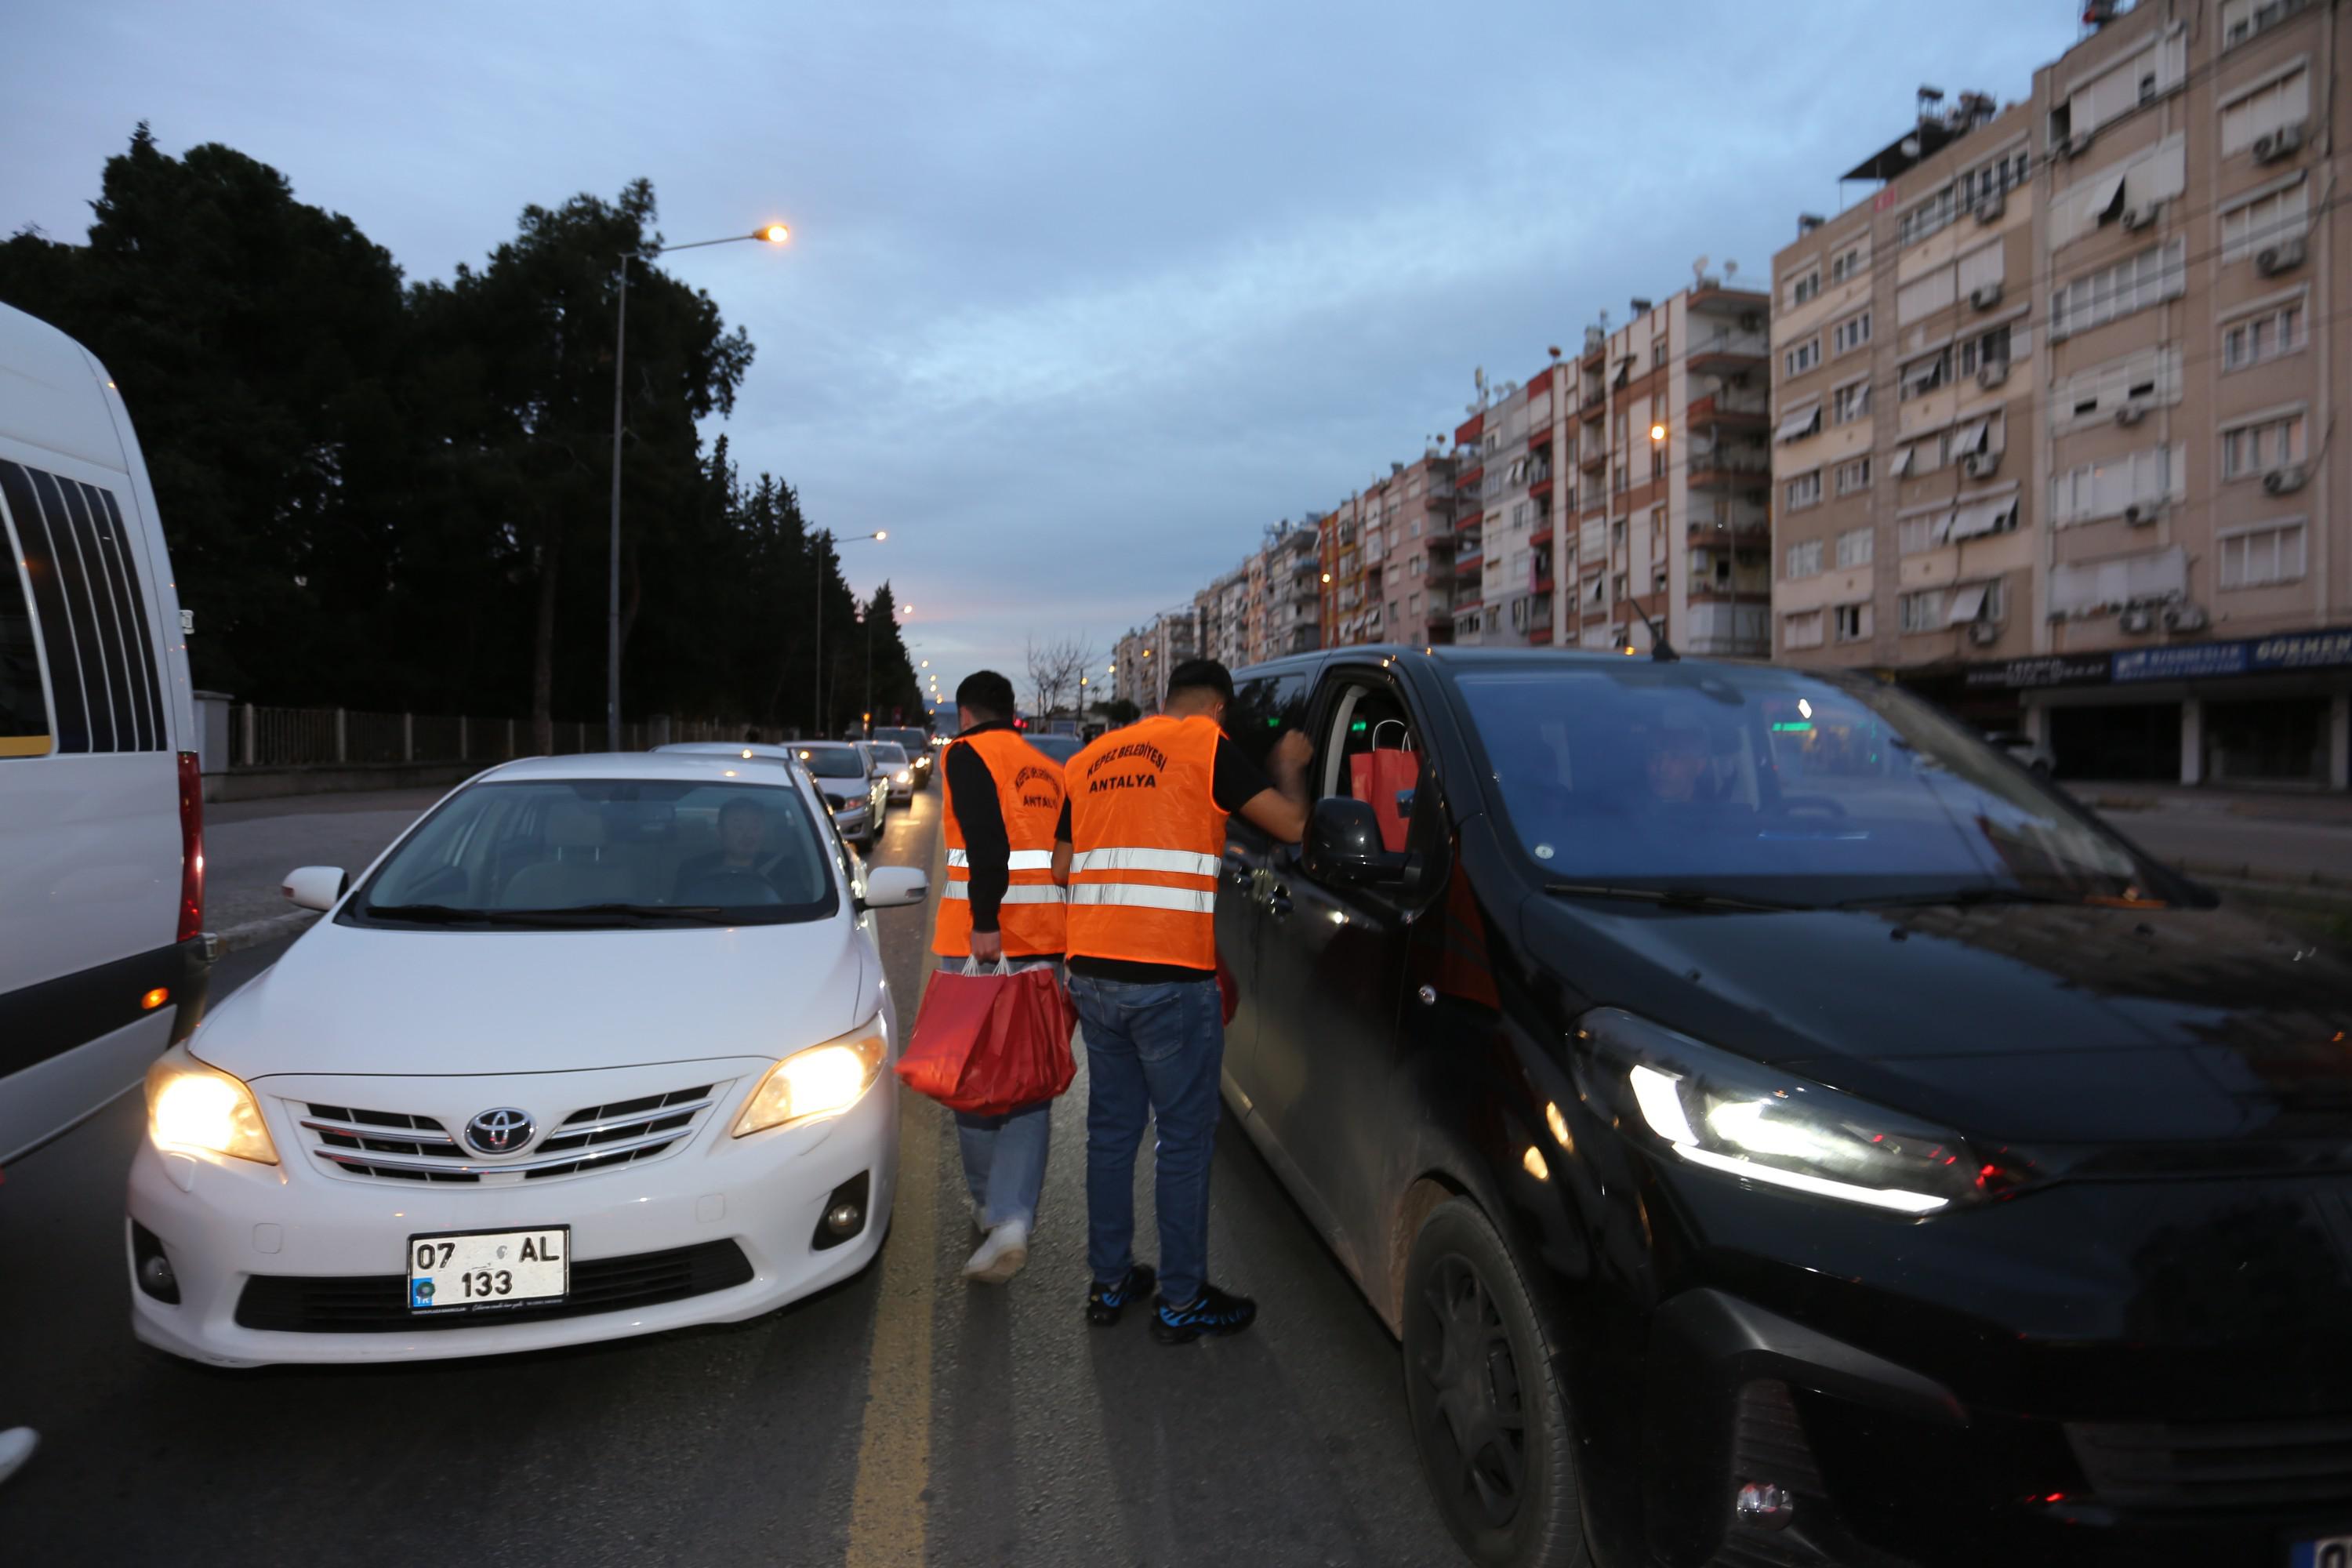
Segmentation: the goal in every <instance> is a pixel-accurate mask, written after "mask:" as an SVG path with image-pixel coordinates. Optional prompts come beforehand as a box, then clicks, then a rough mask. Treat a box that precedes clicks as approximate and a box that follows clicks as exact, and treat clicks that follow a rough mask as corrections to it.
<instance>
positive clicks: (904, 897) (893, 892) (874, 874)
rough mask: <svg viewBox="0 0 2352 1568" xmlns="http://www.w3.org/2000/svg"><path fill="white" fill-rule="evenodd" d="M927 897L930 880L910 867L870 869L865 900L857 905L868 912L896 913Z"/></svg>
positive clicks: (878, 867) (929, 889)
mask: <svg viewBox="0 0 2352 1568" xmlns="http://www.w3.org/2000/svg"><path fill="white" fill-rule="evenodd" d="M930 896H931V879H930V877H929V874H928V873H926V872H924V871H922V870H919V869H918V868H915V867H913V866H869V867H867V868H866V896H865V897H864V898H861V899H859V900H857V901H858V903H859V905H861V906H862V907H864V908H866V909H869V910H895V909H898V908H900V907H902V906H904V905H907V904H919V903H921V902H922V901H923V900H926V899H928V898H929V897H930Z"/></svg>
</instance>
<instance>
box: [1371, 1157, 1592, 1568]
mask: <svg viewBox="0 0 2352 1568" xmlns="http://www.w3.org/2000/svg"><path fill="white" fill-rule="evenodd" d="M1403 1326H1404V1356H1403V1361H1404V1381H1405V1403H1406V1405H1407V1407H1408V1410H1409V1411H1410V1414H1411V1420H1412V1436H1413V1446H1414V1447H1415V1449H1416V1450H1417V1451H1418V1452H1419V1454H1420V1456H1421V1471H1422V1476H1423V1479H1425V1480H1426V1481H1427V1482H1428V1484H1429V1490H1430V1495H1431V1497H1432V1498H1433V1499H1434V1500H1435V1501H1436V1503H1437V1510H1438V1513H1439V1515H1440V1516H1441V1517H1442V1518H1444V1521H1445V1525H1446V1528H1447V1529H1448V1530H1450V1531H1453V1532H1454V1540H1455V1541H1457V1542H1460V1543H1461V1546H1462V1550H1463V1552H1465V1554H1466V1555H1467V1556H1468V1557H1469V1559H1470V1560H1471V1561H1472V1562H1473V1563H1486V1564H1493V1565H1495V1568H1577V1565H1580V1564H1584V1563H1589V1562H1590V1561H1591V1558H1590V1555H1589V1553H1588V1551H1587V1548H1586V1546H1585V1535H1584V1505H1583V1500H1582V1497H1581V1495H1580V1491H1579V1489H1578V1486H1577V1479H1576V1463H1575V1447H1574V1444H1573V1441H1572V1440H1571V1438H1570V1432H1569V1417H1568V1396H1567V1391H1566V1390H1565V1389H1564V1388H1563V1387H1562V1386H1561V1384H1560V1379H1559V1366H1558V1363H1559V1356H1558V1352H1557V1347H1556V1346H1555V1345H1554V1344H1553V1342H1552V1338H1551V1334H1550V1332H1549V1330H1548V1329H1547V1328H1546V1327H1545V1324H1544V1320H1543V1317H1542V1314H1541V1313H1539V1312H1538V1310H1537V1308H1536V1303H1535V1299H1534V1296H1533V1295H1532V1294H1531V1293H1530V1292H1529V1290H1528V1285H1527V1281H1526V1279H1525V1277H1524V1276H1523V1275H1522V1274H1521V1273H1520V1270H1519V1267H1518V1264H1517V1262H1516V1261H1515V1260H1514V1259H1513V1258H1512V1257H1511V1253H1510V1248H1509V1247H1506V1246H1505V1245H1504V1243H1503V1239H1502V1237H1499V1236H1497V1235H1496V1233H1495V1227H1494V1226H1492V1225H1491V1224H1489V1223H1488V1221H1487V1219H1486V1215H1483V1214H1481V1213H1480V1212H1479V1211H1478V1208H1477V1206H1476V1205H1474V1204H1472V1203H1470V1202H1469V1201H1468V1200H1466V1199H1464V1198H1454V1199H1452V1200H1451V1201H1449V1202H1446V1203H1444V1204H1441V1205H1438V1206H1437V1208H1436V1209H1434V1210H1433V1211H1432V1212H1431V1214H1430V1216H1429V1218H1428V1220H1427V1221H1426V1222H1425V1223H1423V1226H1422V1227H1421V1234H1420V1235H1419V1236H1418V1237H1415V1238H1414V1239H1413V1244H1412V1257H1411V1258H1409V1259H1408V1260H1407V1262H1406V1264H1405V1289H1404V1325H1403Z"/></svg>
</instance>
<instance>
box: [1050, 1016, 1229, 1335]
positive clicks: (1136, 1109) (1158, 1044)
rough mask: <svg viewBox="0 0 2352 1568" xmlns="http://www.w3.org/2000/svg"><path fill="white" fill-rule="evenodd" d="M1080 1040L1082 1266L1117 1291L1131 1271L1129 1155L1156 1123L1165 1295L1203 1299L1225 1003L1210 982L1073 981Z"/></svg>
mask: <svg viewBox="0 0 2352 1568" xmlns="http://www.w3.org/2000/svg"><path fill="white" fill-rule="evenodd" d="M1070 1000H1071V1002H1072V1003H1073V1004H1074V1005H1076V1007H1077V1010H1078V1025H1079V1026H1080V1027H1081V1028H1082V1029H1083V1030H1085V1032H1086V1038H1087V1267H1089V1268H1092V1269H1093V1270H1094V1277H1095V1279H1096V1281H1097V1283H1099V1284H1106V1285H1109V1284H1116V1283H1118V1281H1119V1280H1121V1279H1125V1278H1126V1277H1127V1271H1128V1268H1129V1267H1130V1266H1131V1265H1132V1264H1133V1263H1134V1261H1135V1254H1134V1243H1135V1151H1136V1147H1137V1145H1138V1144H1139V1143H1140V1142H1142V1139H1143V1124H1144V1121H1146V1119H1147V1118H1150V1117H1157V1118H1158V1119H1159V1122H1160V1138H1159V1142H1158V1143H1157V1144H1156V1145H1155V1147H1154V1149H1153V1151H1152V1172H1153V1189H1154V1192H1155V1193H1156V1194H1157V1196H1156V1199H1155V1205H1156V1207H1157V1208H1158V1210H1159V1219H1160V1295H1161V1296H1162V1297H1164V1298H1165V1299H1166V1300H1169V1301H1171V1302H1172V1303H1174V1304H1176V1305H1177V1306H1185V1305H1189V1304H1190V1303H1191V1302H1192V1301H1193V1300H1196V1299H1197V1298H1198V1297H1199V1296H1200V1294H1201V1287H1202V1285H1203V1284H1205V1283H1206V1282H1207V1276H1208V1268H1209V1157H1210V1155H1211V1153H1212V1152H1213V1146H1214V1144H1215V1142H1216V1136H1217V1114H1218V1098H1217V1076H1218V1070H1219V1069H1220V1068H1222V1067H1223V1065H1224V1059H1225V1018H1224V1004H1223V1000H1222V998H1221V997H1220V996H1219V994H1218V992H1217V984H1216V982H1215V981H1214V980H1212V979H1206V978H1204V979H1202V980H1199V981H1191V982H1187V981H1175V982H1169V983H1163V984H1154V985H1131V984H1126V983H1124V982H1121V981H1116V980H1096V979H1092V978H1090V977H1088V976H1087V975H1084V974H1073V975H1072V976H1070Z"/></svg>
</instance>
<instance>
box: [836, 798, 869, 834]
mask: <svg viewBox="0 0 2352 1568" xmlns="http://www.w3.org/2000/svg"><path fill="white" fill-rule="evenodd" d="M833 825H834V826H835V827H836V828H838V829H839V830H840V832H841V836H842V837H844V838H863V837H866V835H867V834H869V833H872V832H873V831H874V811H873V808H872V807H871V806H868V805H866V803H865V802H864V801H860V802H858V803H857V804H856V805H843V806H835V808H834V812H833Z"/></svg>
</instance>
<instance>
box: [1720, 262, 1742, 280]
mask: <svg viewBox="0 0 2352 1568" xmlns="http://www.w3.org/2000/svg"><path fill="white" fill-rule="evenodd" d="M1738 276H1739V263H1738V262H1737V261H1733V260H1731V259H1729V258H1726V259H1725V261H1724V263H1723V280H1724V281H1725V282H1727V283H1728V282H1730V281H1731V280H1732V279H1734V278H1737V277H1738Z"/></svg>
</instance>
